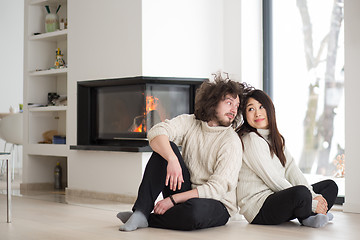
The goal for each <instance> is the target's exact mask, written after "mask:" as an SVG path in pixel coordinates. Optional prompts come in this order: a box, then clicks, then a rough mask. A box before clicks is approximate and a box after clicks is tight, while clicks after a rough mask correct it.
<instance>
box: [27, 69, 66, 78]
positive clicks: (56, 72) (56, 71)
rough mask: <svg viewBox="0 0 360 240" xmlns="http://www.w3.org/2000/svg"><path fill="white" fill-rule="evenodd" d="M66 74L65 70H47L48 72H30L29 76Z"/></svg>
mask: <svg viewBox="0 0 360 240" xmlns="http://www.w3.org/2000/svg"><path fill="white" fill-rule="evenodd" d="M67 72H68V69H67V68H61V69H49V70H42V71H31V72H30V73H29V76H34V77H35V76H50V75H63V74H66V73H67Z"/></svg>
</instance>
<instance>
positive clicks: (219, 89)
mask: <svg viewBox="0 0 360 240" xmlns="http://www.w3.org/2000/svg"><path fill="white" fill-rule="evenodd" d="M245 88H246V84H244V83H239V82H235V81H232V80H230V79H229V78H228V77H227V78H226V79H224V78H223V77H222V76H221V74H216V75H215V77H214V81H210V80H206V81H204V82H203V83H202V84H201V86H200V87H199V88H198V89H197V90H196V96H195V111H194V114H195V118H196V119H198V120H202V121H204V122H209V121H211V120H213V119H214V118H215V116H216V108H217V105H218V103H219V102H220V101H222V100H224V99H225V96H226V95H230V96H232V97H233V98H236V97H237V96H239V99H240V101H241V100H242V98H243V96H242V95H243V92H244V90H245ZM240 119H241V112H240V107H239V108H238V112H237V115H236V117H235V119H234V121H233V127H234V128H236V126H237V125H238V124H239V123H240Z"/></svg>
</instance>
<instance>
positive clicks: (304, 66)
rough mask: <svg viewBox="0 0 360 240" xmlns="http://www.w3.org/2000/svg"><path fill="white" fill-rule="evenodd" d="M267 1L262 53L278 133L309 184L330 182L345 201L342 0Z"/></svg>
mask: <svg viewBox="0 0 360 240" xmlns="http://www.w3.org/2000/svg"><path fill="white" fill-rule="evenodd" d="M271 2H272V6H270V7H269V8H267V7H266V6H265V5H264V11H270V15H271V16H272V24H271V26H270V27H269V28H270V30H272V44H271V46H270V48H271V51H264V54H267V53H269V52H270V54H271V55H272V56H271V57H272V58H271V61H272V62H271V63H272V64H271V65H272V70H271V72H272V80H271V79H270V83H271V82H272V87H271V89H272V99H273V100H274V104H275V107H276V114H277V119H278V127H279V131H280V132H281V133H282V134H283V136H284V137H285V139H286V145H287V147H288V148H289V149H290V152H291V153H292V155H293V157H294V159H296V161H297V163H298V165H299V167H300V169H301V170H302V171H303V172H304V173H305V174H306V176H307V178H308V180H309V182H310V183H314V182H317V181H320V180H322V179H325V178H332V179H333V180H335V181H336V182H337V184H338V186H339V197H343V196H344V195H345V181H344V176H345V168H344V167H345V136H344V131H345V125H344V112H345V111H344V93H343V92H344V75H343V69H344V32H343V26H344V21H343V0H334V1H329V0H316V1H306V0H272V1H271ZM271 9H272V10H271ZM268 13H269V12H268ZM265 26H266V25H265V24H264V27H265ZM267 30H269V29H267ZM265 33H266V31H264V34H265ZM270 35H271V34H270ZM264 39H266V36H264ZM270 43H271V41H270ZM264 46H265V44H264ZM264 59H266V56H264ZM264 67H266V66H264ZM264 79H266V78H264ZM264 86H266V84H265V83H264ZM264 90H266V89H264ZM339 200H340V201H342V199H341V198H339Z"/></svg>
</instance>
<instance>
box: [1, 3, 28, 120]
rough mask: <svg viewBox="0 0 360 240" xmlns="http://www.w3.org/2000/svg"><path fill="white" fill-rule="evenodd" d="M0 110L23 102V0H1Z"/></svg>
mask: <svg viewBox="0 0 360 240" xmlns="http://www.w3.org/2000/svg"><path fill="white" fill-rule="evenodd" d="M0 29H1V37H0V54H1V55H0V56H1V57H0V96H1V98H0V99H1V100H0V112H1V113H4V112H9V108H10V106H12V107H13V108H14V110H15V111H19V104H20V103H22V102H23V65H24V64H23V49H24V37H23V36H24V1H23V0H12V1H6V0H0Z"/></svg>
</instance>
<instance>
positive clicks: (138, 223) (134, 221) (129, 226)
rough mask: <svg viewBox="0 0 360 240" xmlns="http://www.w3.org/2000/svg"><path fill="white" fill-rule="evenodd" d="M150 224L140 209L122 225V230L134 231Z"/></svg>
mask: <svg viewBox="0 0 360 240" xmlns="http://www.w3.org/2000/svg"><path fill="white" fill-rule="evenodd" d="M147 226H148V221H147V219H146V217H145V215H144V214H143V213H142V212H140V211H135V212H134V213H133V214H132V215H131V217H130V218H129V219H128V220H127V221H126V223H125V224H124V225H122V226H120V228H119V230H120V231H134V230H136V229H138V228H145V227H147Z"/></svg>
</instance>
